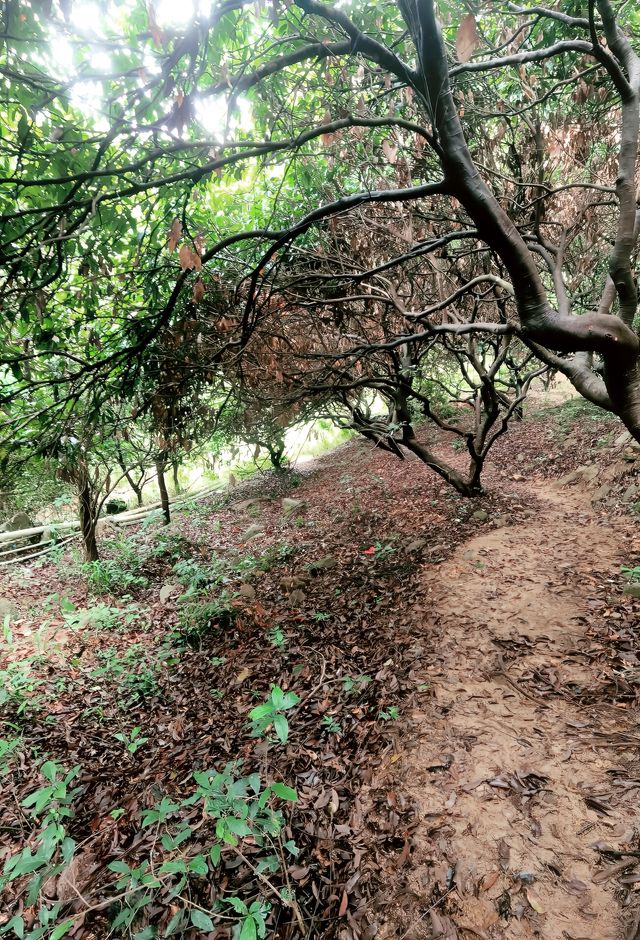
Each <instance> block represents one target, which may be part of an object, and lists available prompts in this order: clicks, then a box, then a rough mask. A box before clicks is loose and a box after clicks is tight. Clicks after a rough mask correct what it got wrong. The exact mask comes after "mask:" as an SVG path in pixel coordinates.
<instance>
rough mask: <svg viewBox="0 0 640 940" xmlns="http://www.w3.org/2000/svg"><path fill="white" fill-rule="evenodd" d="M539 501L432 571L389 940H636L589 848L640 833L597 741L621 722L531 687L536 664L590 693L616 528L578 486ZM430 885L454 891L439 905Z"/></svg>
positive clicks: (639, 821) (633, 808)
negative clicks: (592, 576) (592, 654)
mask: <svg viewBox="0 0 640 940" xmlns="http://www.w3.org/2000/svg"><path fill="white" fill-rule="evenodd" d="M535 495H536V496H537V497H538V498H539V499H540V501H541V504H542V509H541V511H540V512H538V513H536V514H535V515H533V516H532V517H531V518H530V520H529V521H528V522H527V523H526V524H524V525H517V526H513V527H509V528H502V529H497V530H494V531H491V532H488V533H487V534H482V535H480V536H478V537H477V538H474V539H473V540H471V541H470V542H467V543H466V544H465V545H463V546H462V547H461V548H459V549H458V550H457V551H456V553H455V555H454V556H453V557H452V558H451V559H450V560H449V561H447V562H446V563H444V564H442V565H441V566H439V567H437V568H429V569H427V576H426V585H425V593H426V597H427V598H428V599H429V600H428V601H425V604H424V607H425V609H426V610H428V616H427V617H426V620H427V622H428V623H429V624H430V628H429V634H428V636H427V638H426V642H425V648H426V650H429V649H431V650H433V649H434V648H435V650H436V654H435V660H434V659H433V658H431V659H430V662H429V663H425V669H424V673H423V676H422V678H423V680H424V682H425V683H428V684H429V686H430V691H431V693H432V696H433V697H432V698H431V699H430V701H429V703H428V704H427V705H426V706H425V708H424V710H423V711H421V712H420V713H416V714H414V715H413V718H414V720H415V725H416V728H417V736H416V741H415V745H414V747H413V749H412V750H411V752H410V753H409V754H408V755H406V757H405V759H404V761H403V763H404V768H403V771H402V776H403V778H404V779H403V785H404V789H405V790H408V792H409V794H410V795H411V797H412V798H413V799H414V800H415V803H416V807H417V819H418V820H419V821H418V824H417V826H416V828H415V830H414V831H413V833H412V839H411V843H412V845H413V850H412V852H411V857H410V861H409V862H408V864H407V869H408V870H409V874H408V877H407V882H406V891H405V895H404V897H401V898H400V900H399V902H398V905H399V906H398V909H397V910H396V911H395V912H394V913H393V914H392V915H391V918H392V920H393V923H391V921H389V922H388V924H387V927H386V929H385V931H384V932H383V934H384V936H386V937H391V936H394V937H398V936H400V937H405V938H411V940H418V938H435V937H441V938H443V940H455V938H461V940H462V938H464V940H467V938H469V940H471V938H477V937H480V938H509V940H529V938H534V937H535V938H542V940H626V938H629V937H633V938H635V937H636V932H635V930H634V929H633V928H632V929H631V930H630V929H629V928H630V925H631V924H632V923H633V919H634V918H633V914H632V913H631V912H630V911H628V910H627V911H622V910H621V905H620V903H619V900H618V897H617V889H618V885H617V883H616V878H619V877H620V876H621V875H620V871H619V870H618V871H616V872H615V873H614V872H612V873H611V876H610V877H608V878H606V879H605V878H604V876H603V875H602V874H601V873H602V872H603V871H604V870H605V869H606V868H610V867H611V862H610V861H609V862H606V863H605V864H604V865H602V864H599V861H598V859H599V855H598V852H597V851H596V849H594V847H593V844H594V843H596V842H602V843H607V844H608V845H609V846H611V847H613V848H614V849H624V848H625V847H628V845H629V843H630V842H633V839H634V832H633V830H634V827H637V826H639V825H640V811H639V809H638V806H637V794H638V791H637V790H635V791H634V792H633V793H631V794H630V796H629V797H628V798H627V799H616V797H615V796H614V797H613V798H610V796H611V789H612V788H611V777H610V776H608V774H607V771H611V769H612V768H613V767H615V766H616V761H620V759H621V755H620V753H619V752H615V751H612V749H611V748H602V747H598V746H597V745H596V743H595V741H594V735H593V732H594V730H595V729H601V730H602V729H607V728H613V727H614V726H615V728H617V729H620V727H621V724H622V723H623V720H624V718H625V717H626V713H625V714H621V713H620V712H619V711H617V710H616V709H614V708H611V707H609V706H606V705H605V706H602V705H598V707H597V708H596V707H589V706H581V705H580V703H579V702H578V699H577V698H576V699H575V700H574V701H573V702H572V701H571V700H569V701H567V699H566V697H559V696H554V695H550V696H547V697H545V698H543V697H541V696H540V694H539V692H537V691H536V688H535V684H530V683H527V678H531V676H532V675H535V674H536V670H538V671H542V672H543V673H544V674H545V675H548V676H551V677H552V678H553V677H555V678H557V679H558V680H559V682H560V684H562V685H564V686H565V687H566V683H567V682H570V683H572V684H573V688H576V689H578V688H579V687H581V686H582V687H584V686H585V685H586V686H588V685H589V683H590V681H591V680H592V676H591V675H590V672H589V666H588V661H587V660H586V659H583V658H581V656H580V650H583V649H585V648H586V647H587V646H588V645H589V642H590V641H589V639H588V636H587V633H586V626H585V624H586V621H585V618H584V615H585V613H586V611H585V608H584V604H585V595H586V594H587V593H588V587H587V585H588V584H589V574H588V573H589V572H590V571H591V569H592V568H593V561H594V558H595V559H597V564H598V565H599V567H600V568H606V567H607V566H609V565H611V566H612V568H615V566H616V565H617V564H618V563H619V553H620V548H621V546H620V544H619V542H618V538H619V535H618V536H617V535H616V533H615V532H613V531H607V530H606V529H604V528H601V527H600V526H599V525H598V524H597V520H596V518H595V516H594V514H593V513H592V511H591V509H590V506H589V504H588V503H587V502H586V501H585V498H584V497H583V496H581V495H580V494H577V493H575V491H574V492H568V491H566V490H553V489H549V488H548V487H547V488H545V489H543V488H539V489H536V491H535ZM630 730H633V731H635V732H637V728H633V729H630ZM626 757H627V758H629V755H626ZM624 758H625V755H622V759H624ZM635 761H636V763H637V754H636V756H635ZM618 766H619V765H618ZM636 775H637V774H636ZM594 800H595V802H590V801H594ZM636 833H637V830H636ZM636 848H637V845H636ZM619 867H620V866H619V865H618V868H619ZM594 877H595V880H594ZM436 882H437V883H439V885H440V887H441V890H442V886H445V890H446V888H447V887H448V888H450V889H451V890H450V893H449V894H448V895H447V897H446V898H444V899H442V900H439V898H440V895H439V894H438V893H435V892H434V890H433V886H434V883H436ZM619 894H620V892H619V891H618V895H619ZM434 902H436V903H435V906H434V907H433V910H429V908H430V907H431V905H432V904H434Z"/></svg>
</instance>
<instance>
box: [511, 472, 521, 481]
mask: <svg viewBox="0 0 640 940" xmlns="http://www.w3.org/2000/svg"><path fill="white" fill-rule="evenodd" d="M511 479H512V480H515V481H516V482H520V481H521V480H524V477H523V475H522V474H521V473H512V474H511Z"/></svg>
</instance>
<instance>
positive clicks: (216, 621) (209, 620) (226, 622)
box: [177, 591, 237, 646]
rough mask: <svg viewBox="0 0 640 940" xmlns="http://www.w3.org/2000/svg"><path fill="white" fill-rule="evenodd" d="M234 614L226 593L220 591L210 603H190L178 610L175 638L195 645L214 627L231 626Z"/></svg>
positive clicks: (234, 611) (235, 612)
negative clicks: (178, 620) (177, 625)
mask: <svg viewBox="0 0 640 940" xmlns="http://www.w3.org/2000/svg"><path fill="white" fill-rule="evenodd" d="M236 614H237V611H236V610H235V608H234V607H232V606H231V598H230V596H229V595H228V594H227V592H226V591H222V592H221V594H219V596H218V597H217V598H215V599H214V600H211V601H192V602H191V603H187V604H183V605H182V606H181V609H180V625H179V631H178V634H177V638H178V639H180V640H184V641H186V642H187V643H188V644H189V645H191V646H194V645H197V643H199V642H200V641H201V640H202V638H203V637H204V635H205V634H207V633H209V632H210V631H211V630H212V628H213V627H214V626H217V627H220V628H225V627H229V626H231V624H232V623H233V621H234V619H235V617H236Z"/></svg>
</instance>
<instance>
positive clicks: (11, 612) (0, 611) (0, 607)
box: [0, 597, 20, 622]
mask: <svg viewBox="0 0 640 940" xmlns="http://www.w3.org/2000/svg"><path fill="white" fill-rule="evenodd" d="M19 613H20V611H19V610H18V608H17V607H16V605H15V604H14V602H13V601H10V600H9V598H8V597H0V622H4V619H5V617H9V618H12V617H17V616H18V614H19Z"/></svg>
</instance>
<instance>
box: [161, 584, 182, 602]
mask: <svg viewBox="0 0 640 940" xmlns="http://www.w3.org/2000/svg"><path fill="white" fill-rule="evenodd" d="M181 590H182V585H181V584H177V583H176V582H172V581H167V583H166V584H163V585H162V587H161V588H160V602H161V603H162V604H166V603H167V601H168V600H169V598H170V597H171V595H172V594H177V592H178V591H181Z"/></svg>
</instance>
